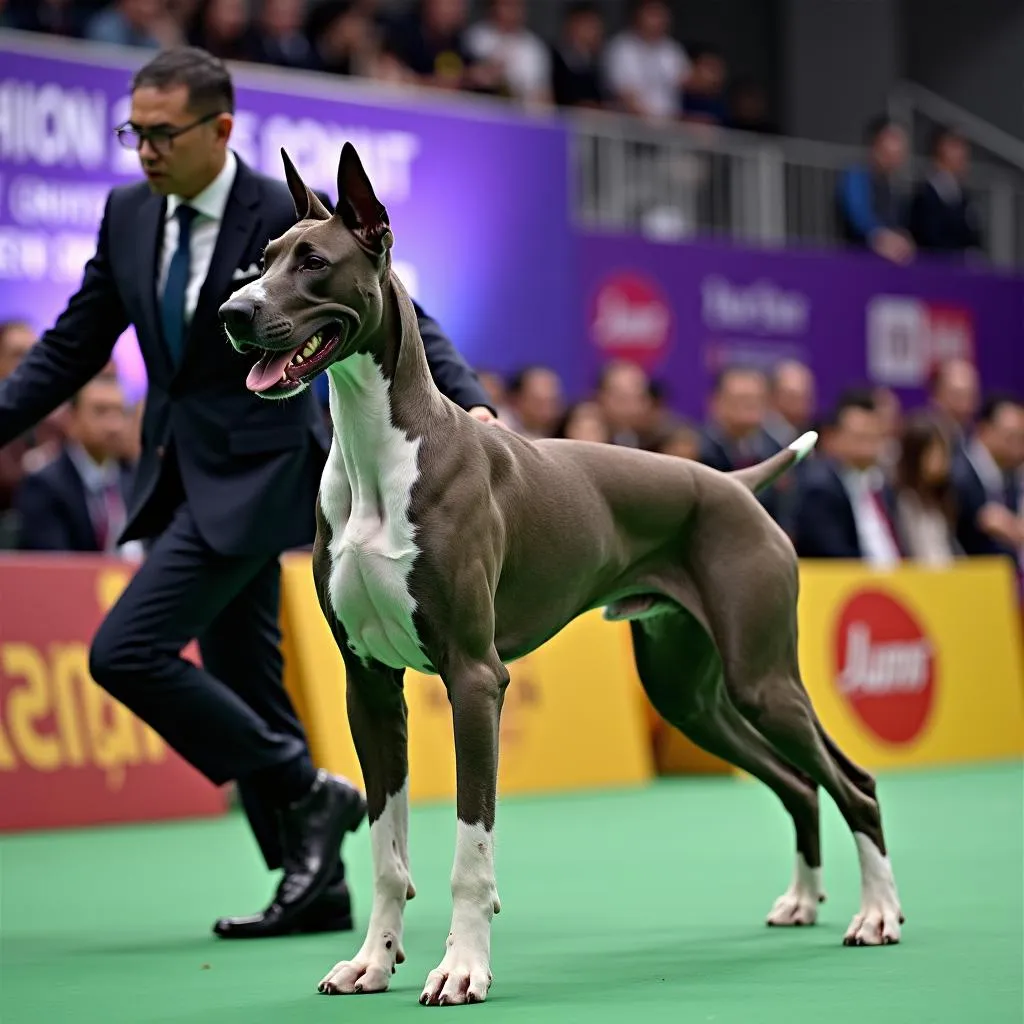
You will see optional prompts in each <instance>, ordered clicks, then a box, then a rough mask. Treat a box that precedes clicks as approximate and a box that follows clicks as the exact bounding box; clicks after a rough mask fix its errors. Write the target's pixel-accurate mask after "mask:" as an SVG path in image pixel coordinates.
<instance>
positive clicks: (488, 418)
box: [466, 405, 511, 430]
mask: <svg viewBox="0 0 1024 1024" xmlns="http://www.w3.org/2000/svg"><path fill="white" fill-rule="evenodd" d="M466 412H468V413H469V415H470V416H472V417H473V419H475V420H479V421H480V422H481V423H490V424H492V425H493V426H495V427H501V428H502V430H509V429H511V428H510V427H509V425H508V424H507V423H504V422H502V421H501V420H499V419H498V417H497V416H495V415H494V413H493V412H491V410H490V409H488V408H487V406H486V405H474V406H473V408H472V409H467V410H466Z"/></svg>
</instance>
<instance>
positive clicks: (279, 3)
mask: <svg viewBox="0 0 1024 1024" xmlns="http://www.w3.org/2000/svg"><path fill="white" fill-rule="evenodd" d="M305 16H306V0H261V2H260V11H259V17H258V18H257V20H256V26H255V30H254V32H253V44H254V46H253V59H255V60H257V61H261V62H262V63H264V64H277V65H278V66H280V67H287V68H311V67H313V66H314V55H313V48H312V47H311V46H310V43H309V40H308V39H307V38H306V34H305V32H304V31H303V25H304V21H305Z"/></svg>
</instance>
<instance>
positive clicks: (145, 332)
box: [137, 194, 173, 376]
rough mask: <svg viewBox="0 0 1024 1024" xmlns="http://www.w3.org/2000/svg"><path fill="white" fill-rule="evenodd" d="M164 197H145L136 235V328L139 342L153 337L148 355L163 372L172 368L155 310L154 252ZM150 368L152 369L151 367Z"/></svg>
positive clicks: (160, 232) (160, 230)
mask: <svg viewBox="0 0 1024 1024" xmlns="http://www.w3.org/2000/svg"><path fill="white" fill-rule="evenodd" d="M166 208H167V200H166V199H164V198H163V197H162V196H158V195H156V194H150V195H149V196H147V197H146V199H145V200H144V202H143V204H142V209H141V210H140V211H139V237H140V238H141V239H142V251H141V252H140V254H139V282H140V288H141V289H142V321H143V322H142V323H141V324H140V325H139V326H140V327H141V328H142V329H141V331H138V332H137V333H138V334H139V336H140V337H139V342H140V344H142V343H143V337H145V338H149V339H152V344H151V345H150V352H151V357H152V358H153V359H156V360H159V365H160V369H161V370H162V372H163V375H164V376H170V375H171V373H172V372H173V368H172V366H171V360H170V356H169V354H168V352H167V346H166V345H165V344H164V336H163V330H162V328H161V327H160V315H159V311H158V310H157V301H156V293H157V255H158V253H159V252H160V246H161V244H162V243H163V238H164V210H165V209H166ZM150 372H152V371H150Z"/></svg>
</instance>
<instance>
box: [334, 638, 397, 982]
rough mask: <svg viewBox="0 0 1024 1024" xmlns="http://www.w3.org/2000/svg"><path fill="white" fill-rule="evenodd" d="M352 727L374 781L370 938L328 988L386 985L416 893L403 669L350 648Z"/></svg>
mask: <svg viewBox="0 0 1024 1024" xmlns="http://www.w3.org/2000/svg"><path fill="white" fill-rule="evenodd" d="M344 654H345V664H346V703H347V705H348V719H349V726H350V728H351V730H352V739H353V741H354V743H355V747H356V753H357V755H358V756H359V766H360V768H361V769H362V772H363V781H364V783H365V786H366V804H367V817H368V818H369V822H370V849H371V853H372V857H373V908H372V910H371V911H370V920H369V923H368V925H367V929H366V939H365V940H364V942H363V944H362V946H361V947H360V949H359V952H358V953H356V955H355V956H354V957H353V958H352V959H351V960H342V961H341V962H340V963H338V964H335V966H334V967H333V968H332V969H331V970H330V971H329V972H328V974H327V976H326V977H325V978H324V979H323V980H322V981H321V982H320V986H319V990H320V992H322V993H324V994H325V995H349V994H352V993H368V992H383V991H384V990H385V989H387V987H388V985H389V984H390V982H391V975H392V974H394V972H395V965H396V964H400V963H402V961H403V960H404V959H405V953H404V951H403V949H402V924H403V916H404V911H405V904H406V901H407V900H409V899H411V898H412V897H413V896H414V895H415V890H414V888H413V884H412V878H411V876H410V873H409V782H408V779H409V759H408V733H407V726H406V714H407V709H406V703H405V694H404V692H403V690H402V673H401V672H400V671H396V670H394V669H389V668H386V667H385V666H383V665H372V666H370V667H369V668H367V667H365V666H363V665H361V664H360V663H359V662H358V661H357V660H356V658H355V657H353V656H350V655H349V652H348V651H347V650H345V651H344Z"/></svg>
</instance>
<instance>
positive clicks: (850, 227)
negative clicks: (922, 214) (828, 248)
mask: <svg viewBox="0 0 1024 1024" xmlns="http://www.w3.org/2000/svg"><path fill="white" fill-rule="evenodd" d="M866 141H867V144H868V161H867V164H866V165H864V166H857V167H850V168H847V170H845V171H843V173H842V175H841V176H840V178H839V190H838V194H837V201H838V206H839V219H840V223H841V225H842V229H843V235H844V237H845V238H846V241H847V242H849V243H850V244H851V245H856V246H860V247H862V248H865V249H870V250H871V251H872V252H875V253H877V254H878V255H879V256H882V257H884V258H885V259H888V260H892V261H893V262H894V263H909V262H910V261H911V260H912V259H913V258H914V243H913V241H912V240H911V238H910V235H909V234H908V233H907V232H906V230H905V228H906V211H905V209H904V201H903V196H902V194H901V192H900V188H899V184H898V175H899V173H900V171H902V169H903V167H904V165H905V164H906V162H907V151H908V145H907V135H906V132H904V130H903V129H902V128H901V127H900V126H899V125H898V124H897V123H896V122H895V121H892V120H890V119H889V118H888V117H880V118H876V119H875V120H874V121H872V122H871V123H870V124H869V125H868V128H867V133H866Z"/></svg>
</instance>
